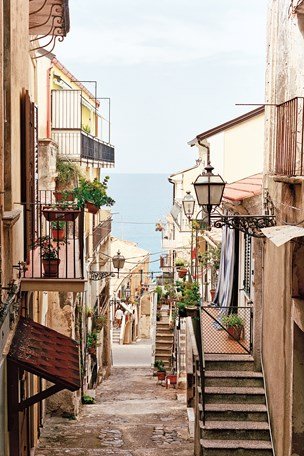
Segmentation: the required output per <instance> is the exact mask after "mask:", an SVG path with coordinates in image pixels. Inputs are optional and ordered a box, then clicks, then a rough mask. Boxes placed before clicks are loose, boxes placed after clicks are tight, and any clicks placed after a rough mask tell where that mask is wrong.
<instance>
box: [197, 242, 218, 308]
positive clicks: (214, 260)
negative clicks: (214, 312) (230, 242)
mask: <svg viewBox="0 0 304 456" xmlns="http://www.w3.org/2000/svg"><path fill="white" fill-rule="evenodd" d="M199 260H200V263H201V265H202V267H204V268H206V269H210V271H211V288H210V296H211V302H213V300H214V296H215V290H216V283H217V277H218V270H219V267H220V261H221V248H220V247H219V246H216V247H210V246H209V248H208V250H206V251H205V252H204V253H203V254H201V255H200V256H199Z"/></svg>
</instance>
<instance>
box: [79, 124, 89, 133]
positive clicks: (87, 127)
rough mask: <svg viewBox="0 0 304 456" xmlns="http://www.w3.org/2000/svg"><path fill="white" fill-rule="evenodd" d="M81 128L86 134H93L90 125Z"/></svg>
mask: <svg viewBox="0 0 304 456" xmlns="http://www.w3.org/2000/svg"><path fill="white" fill-rule="evenodd" d="M81 128H82V130H83V131H85V132H86V133H88V134H90V133H91V127H90V125H88V124H86V125H82V126H81Z"/></svg>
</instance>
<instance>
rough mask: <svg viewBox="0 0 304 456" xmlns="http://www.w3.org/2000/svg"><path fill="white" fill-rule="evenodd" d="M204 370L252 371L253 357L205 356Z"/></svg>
mask: <svg viewBox="0 0 304 456" xmlns="http://www.w3.org/2000/svg"><path fill="white" fill-rule="evenodd" d="M205 361H206V370H208V371H209V370H213V371H214V370H217V371H220V370H222V371H223V370H226V371H241V370H242V371H243V370H247V371H254V369H253V367H254V365H253V357H252V356H250V355H216V354H214V355H213V354H212V355H211V354H206V355H205Z"/></svg>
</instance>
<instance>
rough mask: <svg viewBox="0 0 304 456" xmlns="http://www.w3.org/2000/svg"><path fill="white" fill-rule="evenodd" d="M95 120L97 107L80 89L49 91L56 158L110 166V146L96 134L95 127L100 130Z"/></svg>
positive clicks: (111, 155)
mask: <svg viewBox="0 0 304 456" xmlns="http://www.w3.org/2000/svg"><path fill="white" fill-rule="evenodd" d="M88 119H90V120H88ZM99 121H100V115H99V113H98V111H97V109H95V108H94V106H93V105H90V103H88V101H87V100H85V99H84V98H83V96H82V94H81V90H53V91H52V139H53V140H54V141H55V142H56V143H57V144H58V154H59V156H60V157H63V158H68V159H70V160H73V161H86V162H87V163H90V164H93V165H96V166H99V167H103V168H112V167H113V166H114V163H115V151H114V147H113V146H112V145H111V144H110V143H109V142H107V141H106V140H105V139H107V140H108V138H104V137H98V136H97V130H98V131H103V125H102V124H101V125H98V122H99ZM87 122H90V125H91V126H92V129H91V128H90V125H87V124H86V123H87ZM84 124H85V127H84ZM98 127H99V128H98ZM84 130H86V131H84ZM90 130H92V131H90Z"/></svg>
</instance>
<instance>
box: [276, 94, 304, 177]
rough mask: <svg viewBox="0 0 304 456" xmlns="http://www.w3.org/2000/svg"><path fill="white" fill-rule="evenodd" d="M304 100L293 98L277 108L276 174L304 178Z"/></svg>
mask: <svg viewBox="0 0 304 456" xmlns="http://www.w3.org/2000/svg"><path fill="white" fill-rule="evenodd" d="M303 147H304V98H302V97H301V98H300V97H299V98H293V99H292V100H289V101H287V102H285V103H282V104H280V105H279V106H277V107H276V138H275V168H274V173H275V174H278V175H283V176H303V175H304V162H303Z"/></svg>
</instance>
